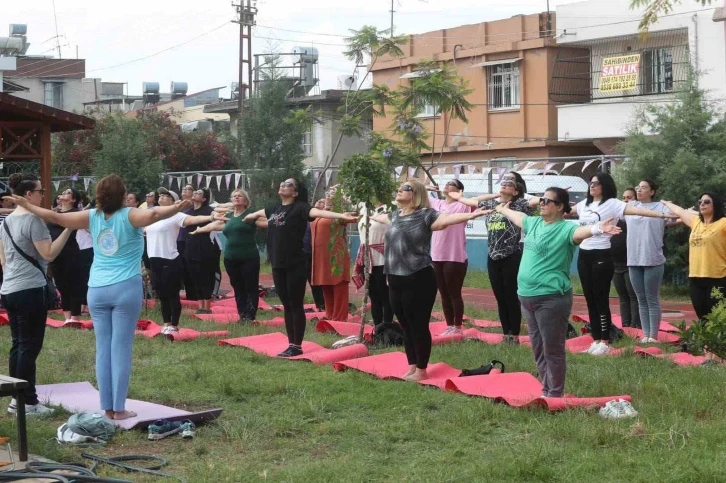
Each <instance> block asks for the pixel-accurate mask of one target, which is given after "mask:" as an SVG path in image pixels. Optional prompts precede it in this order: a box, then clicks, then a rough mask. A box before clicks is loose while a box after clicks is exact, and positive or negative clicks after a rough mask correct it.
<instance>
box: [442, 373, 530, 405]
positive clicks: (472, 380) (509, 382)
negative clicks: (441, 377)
mask: <svg viewBox="0 0 726 483" xmlns="http://www.w3.org/2000/svg"><path fill="white" fill-rule="evenodd" d="M444 388H445V389H446V390H447V391H455V392H461V393H464V394H468V395H469V396H482V397H486V398H490V399H494V400H495V401H497V402H505V403H507V404H509V405H510V406H515V407H519V406H526V405H527V404H529V403H530V402H532V400H534V399H537V398H538V397H539V396H541V395H542V384H541V383H540V382H539V381H538V380H537V378H536V377H534V376H533V375H532V374H529V373H526V372H511V373H504V374H488V375H485V376H469V377H456V378H453V379H449V380H448V381H446V384H445V386H444Z"/></svg>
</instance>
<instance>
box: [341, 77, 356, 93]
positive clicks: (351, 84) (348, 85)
mask: <svg viewBox="0 0 726 483" xmlns="http://www.w3.org/2000/svg"><path fill="white" fill-rule="evenodd" d="M357 87H358V77H356V76H354V75H339V76H338V89H340V90H342V91H354V90H355V89H356V88H357Z"/></svg>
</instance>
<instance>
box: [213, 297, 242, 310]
mask: <svg viewBox="0 0 726 483" xmlns="http://www.w3.org/2000/svg"><path fill="white" fill-rule="evenodd" d="M214 307H233V308H235V309H236V308H237V301H236V300H235V299H222V300H215V301H213V302H212V308H214Z"/></svg>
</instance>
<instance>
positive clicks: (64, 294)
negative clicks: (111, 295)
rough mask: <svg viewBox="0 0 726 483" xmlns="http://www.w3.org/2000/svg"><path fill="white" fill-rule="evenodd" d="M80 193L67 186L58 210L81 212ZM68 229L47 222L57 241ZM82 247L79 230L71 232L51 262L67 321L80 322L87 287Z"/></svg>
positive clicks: (61, 195)
mask: <svg viewBox="0 0 726 483" xmlns="http://www.w3.org/2000/svg"><path fill="white" fill-rule="evenodd" d="M80 199H81V195H80V194H79V193H78V191H76V190H74V189H72V188H68V189H67V190H65V191H63V192H62V193H61V194H60V203H59V204H58V211H59V212H60V213H73V212H75V211H80V210H79V209H78V202H79V201H80ZM64 230H65V228H63V227H62V226H59V225H56V224H54V223H48V231H49V232H50V237H51V239H53V240H56V239H57V238H58V237H59V236H60V235H61V234H62V233H63V231H64ZM80 257H81V250H80V248H79V247H78V242H77V241H76V231H75V230H73V231H72V232H71V235H70V237H69V238H68V241H67V242H66V244H65V246H64V247H63V250H61V252H60V253H59V254H58V256H57V257H56V258H55V260H53V261H52V262H50V272H51V273H52V275H53V280H54V281H55V285H56V288H57V289H58V291H59V292H60V294H61V306H62V308H63V315H64V316H65V323H66V324H68V323H78V317H80V315H81V305H82V304H83V299H84V295H85V290H86V287H84V286H83V281H84V280H83V277H82V275H81V270H80V268H79V265H80V264H79V260H80Z"/></svg>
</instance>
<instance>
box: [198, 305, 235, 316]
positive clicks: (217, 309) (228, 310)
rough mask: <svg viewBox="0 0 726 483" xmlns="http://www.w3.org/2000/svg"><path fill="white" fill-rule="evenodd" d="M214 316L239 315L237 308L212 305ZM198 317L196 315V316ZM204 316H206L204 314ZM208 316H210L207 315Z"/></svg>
mask: <svg viewBox="0 0 726 483" xmlns="http://www.w3.org/2000/svg"><path fill="white" fill-rule="evenodd" d="M210 310H211V311H212V313H213V314H237V307H236V306H234V307H227V306H226V305H215V304H212V307H211V308H210ZM195 315H196V314H195ZM202 315H204V314H202ZM207 315H208V314H207Z"/></svg>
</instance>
